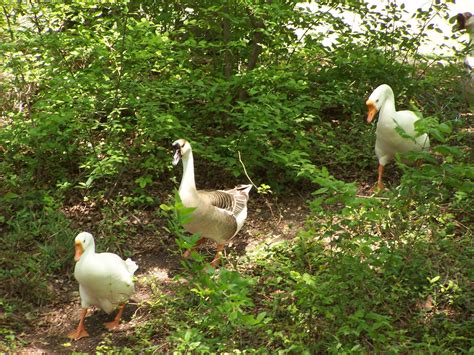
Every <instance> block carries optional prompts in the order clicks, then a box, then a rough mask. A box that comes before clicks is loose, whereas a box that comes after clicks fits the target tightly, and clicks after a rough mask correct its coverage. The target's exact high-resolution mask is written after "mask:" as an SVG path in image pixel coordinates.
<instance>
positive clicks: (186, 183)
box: [179, 150, 196, 195]
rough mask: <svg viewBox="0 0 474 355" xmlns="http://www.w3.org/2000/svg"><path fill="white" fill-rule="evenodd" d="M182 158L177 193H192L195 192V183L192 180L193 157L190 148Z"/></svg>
mask: <svg viewBox="0 0 474 355" xmlns="http://www.w3.org/2000/svg"><path fill="white" fill-rule="evenodd" d="M182 160H183V177H182V178H181V184H180V185H179V194H180V195H181V194H182V193H185V192H187V193H194V192H196V183H195V181H194V158H193V152H192V151H191V150H190V151H189V153H188V154H186V156H183V157H182Z"/></svg>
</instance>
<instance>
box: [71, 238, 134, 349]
mask: <svg viewBox="0 0 474 355" xmlns="http://www.w3.org/2000/svg"><path fill="white" fill-rule="evenodd" d="M74 246H75V250H76V253H75V255H74V260H75V261H76V266H75V268H74V277H75V278H76V280H77V281H78V282H79V294H80V296H81V307H82V311H81V317H80V321H79V325H78V326H77V329H76V330H75V331H73V332H71V333H69V334H68V338H70V339H73V340H78V339H80V338H83V337H86V336H89V334H88V333H87V330H86V328H85V326H84V320H85V318H86V315H87V309H88V308H89V307H90V306H98V307H99V308H100V309H102V310H103V311H105V312H107V313H111V312H112V311H113V310H114V309H116V308H119V311H118V313H117V315H116V317H115V319H114V320H113V321H112V322H109V323H106V324H105V326H106V327H107V328H108V329H113V328H116V327H117V326H118V325H119V322H120V318H121V316H122V312H123V309H124V307H125V302H127V301H128V299H129V298H130V296H131V295H132V294H133V292H134V291H135V289H134V283H133V274H134V272H135V271H136V270H137V269H138V266H137V264H135V263H134V262H133V261H132V260H130V259H127V260H123V259H122V258H121V257H120V256H118V255H116V254H113V253H96V252H95V242H94V238H93V237H92V235H91V234H90V233H87V232H82V233H79V234H78V235H77V237H76V238H75V240H74Z"/></svg>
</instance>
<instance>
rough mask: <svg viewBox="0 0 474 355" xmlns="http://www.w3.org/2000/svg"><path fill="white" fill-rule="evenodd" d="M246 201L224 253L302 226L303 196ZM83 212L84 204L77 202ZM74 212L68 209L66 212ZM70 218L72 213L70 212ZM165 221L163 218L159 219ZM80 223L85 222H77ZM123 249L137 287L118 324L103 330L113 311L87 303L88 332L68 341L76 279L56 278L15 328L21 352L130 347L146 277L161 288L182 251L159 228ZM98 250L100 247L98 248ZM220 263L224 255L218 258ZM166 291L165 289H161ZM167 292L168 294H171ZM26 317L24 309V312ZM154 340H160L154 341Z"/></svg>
mask: <svg viewBox="0 0 474 355" xmlns="http://www.w3.org/2000/svg"><path fill="white" fill-rule="evenodd" d="M252 197H253V198H251V200H250V201H249V213H248V218H247V221H246V223H245V225H244V227H243V228H242V230H241V231H240V232H239V234H238V235H237V236H236V237H235V238H234V239H233V240H232V241H231V243H229V245H227V246H226V248H225V253H227V254H230V255H231V256H232V257H234V256H237V257H239V256H242V255H245V253H246V252H247V251H249V250H252V249H253V248H255V247H256V246H257V245H259V244H260V243H267V244H269V243H273V242H276V241H279V240H282V239H290V238H293V237H294V236H295V235H296V233H297V231H298V230H299V229H301V228H302V227H303V226H304V222H305V219H306V218H307V214H308V210H307V203H306V198H305V197H303V196H296V195H294V196H292V197H291V198H285V200H277V199H276V198H274V197H272V196H269V197H260V196H256V194H254V195H253V196H252ZM80 209H81V210H82V211H81V215H84V208H80ZM71 213H72V214H73V212H71ZM70 217H71V218H72V219H74V218H73V217H74V216H70ZM165 223H166V221H164V222H163V225H164V224H165ZM78 224H79V225H82V226H85V225H87V222H84V223H78ZM214 248H215V245H213V243H211V242H206V243H205V244H204V245H203V246H202V247H201V248H200V252H202V253H204V255H205V256H206V257H207V258H208V259H209V261H210V260H211V258H212V256H213V253H214V252H215V249H214ZM127 249H128V250H130V251H131V253H132V255H131V258H132V259H133V260H134V261H135V262H137V264H138V265H139V269H138V271H137V272H136V274H135V275H136V276H137V282H136V285H135V287H136V293H135V294H134V296H133V297H132V299H131V300H130V302H129V303H128V304H127V306H126V307H125V310H124V314H123V317H122V322H121V325H120V327H119V328H118V329H115V330H113V331H108V330H107V329H106V328H105V327H104V326H103V323H104V322H108V321H111V320H112V319H113V317H114V315H115V312H114V313H112V314H110V315H107V314H106V313H104V312H103V311H101V310H99V309H92V308H91V309H89V313H88V316H87V318H86V321H85V326H86V329H87V330H88V332H89V334H90V336H89V337H87V338H82V339H80V340H78V341H71V340H69V339H68V338H67V336H66V335H67V334H68V333H69V332H70V331H72V330H74V329H75V328H76V327H77V324H78V322H79V313H80V298H79V291H78V284H77V282H75V280H74V279H73V277H70V278H69V279H68V280H64V275H63V277H62V278H58V279H57V280H55V283H56V285H55V286H57V287H55V295H56V297H55V298H54V300H53V301H51V302H50V303H48V304H46V305H44V306H43V307H41V308H39V309H37V312H36V314H35V316H33V317H31V316H30V318H33V319H30V320H28V321H27V324H29V326H28V327H27V331H24V332H23V333H21V334H18V338H19V339H21V341H22V342H23V343H24V344H25V345H24V346H23V347H22V348H20V349H15V351H16V352H21V353H70V352H90V353H93V352H95V351H96V348H97V346H99V345H101V344H108V343H112V344H114V345H116V346H128V347H129V348H130V347H133V344H130V337H129V335H130V334H132V333H133V331H134V328H135V327H136V326H137V325H139V324H140V322H143V321H144V320H145V319H146V316H147V306H146V300H147V299H149V298H150V297H151V296H152V293H153V291H152V289H151V286H150V285H151V282H150V281H149V280H150V279H152V280H153V282H159V283H160V289H164V290H166V284H167V283H172V282H174V281H173V280H172V278H173V276H174V275H176V274H177V273H179V272H180V270H181V269H182V266H181V260H182V259H181V255H180V253H179V251H178V248H177V246H176V243H175V242H174V238H173V237H171V236H169V235H167V233H166V232H165V231H164V230H163V231H162V232H160V233H158V236H157V232H156V231H155V232H154V233H149V232H148V233H147V231H145V230H144V233H142V234H141V233H138V234H137V235H136V236H135V237H134V238H133V239H131V241H130V243H129V245H128V246H127ZM98 252H100V250H98ZM223 262H224V263H225V262H226V261H225V260H223ZM165 292H166V291H165ZM170 296H171V297H172V295H170ZM24 316H25V317H27V315H24ZM158 343H159V341H158Z"/></svg>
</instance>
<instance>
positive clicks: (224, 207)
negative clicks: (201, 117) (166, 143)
mask: <svg viewBox="0 0 474 355" xmlns="http://www.w3.org/2000/svg"><path fill="white" fill-rule="evenodd" d="M173 149H174V151H175V153H174V157H173V165H175V166H176V165H177V164H178V162H179V160H180V159H182V160H183V177H182V178H181V184H180V186H179V197H180V198H181V201H182V203H183V205H184V206H185V207H188V208H195V210H194V211H193V212H192V215H191V221H189V222H188V223H186V224H185V225H184V228H185V229H186V230H187V231H188V232H189V233H193V234H194V233H199V235H200V236H201V239H199V240H198V242H197V243H196V246H198V245H199V244H202V243H203V242H204V241H205V238H207V239H211V240H213V241H215V242H216V243H217V252H216V255H215V257H214V259H213V260H212V262H211V265H212V266H213V267H216V265H217V263H218V261H219V259H220V256H221V253H222V250H223V249H224V244H225V243H227V242H228V241H229V240H230V239H232V237H233V236H235V235H236V234H237V233H238V232H239V230H240V229H241V228H242V226H243V224H244V222H245V219H246V218H247V201H248V199H249V192H250V189H251V188H252V185H238V186H236V187H235V188H234V189H232V190H215V191H204V190H197V189H196V183H195V181H194V159H193V152H192V149H191V145H190V144H189V142H188V141H186V140H185V139H178V140H177V141H175V142H174V143H173ZM191 251H192V249H189V250H187V251H186V252H185V253H184V257H188V256H189V254H190V253H191Z"/></svg>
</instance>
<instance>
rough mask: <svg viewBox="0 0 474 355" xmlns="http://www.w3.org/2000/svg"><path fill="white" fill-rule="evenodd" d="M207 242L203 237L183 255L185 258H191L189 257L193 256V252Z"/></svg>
mask: <svg viewBox="0 0 474 355" xmlns="http://www.w3.org/2000/svg"><path fill="white" fill-rule="evenodd" d="M205 241H206V238H204V237H202V238H201V239H199V240H198V241H197V242H196V245H195V246H193V247H192V248H189V249H188V250H186V251H185V252H184V254H183V258H185V259H187V258H189V256H190V255H191V252H192V251H193V250H194V249H196V248H197V247H198V246H200V245H201V244H202V243H204V242H205Z"/></svg>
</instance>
